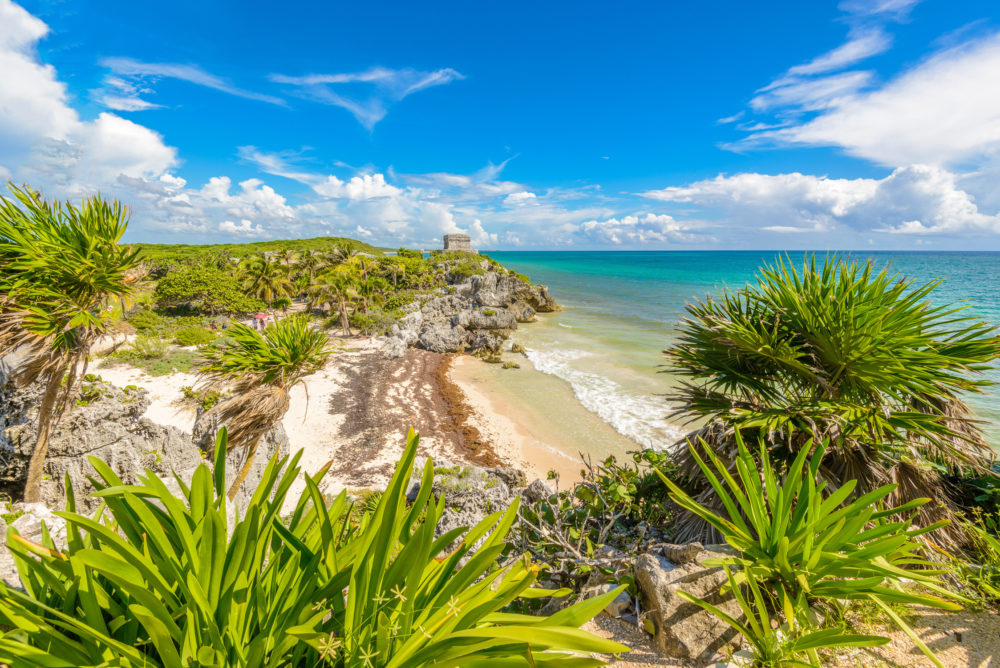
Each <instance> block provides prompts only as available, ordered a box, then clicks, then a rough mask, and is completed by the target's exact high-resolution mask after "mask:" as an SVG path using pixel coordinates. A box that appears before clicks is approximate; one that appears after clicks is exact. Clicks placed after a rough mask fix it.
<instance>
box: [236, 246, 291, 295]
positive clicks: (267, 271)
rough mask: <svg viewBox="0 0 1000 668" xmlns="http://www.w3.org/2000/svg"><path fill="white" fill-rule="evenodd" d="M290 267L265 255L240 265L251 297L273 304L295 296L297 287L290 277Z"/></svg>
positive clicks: (248, 259) (240, 271)
mask: <svg viewBox="0 0 1000 668" xmlns="http://www.w3.org/2000/svg"><path fill="white" fill-rule="evenodd" d="M288 270H289V267H288V266H287V265H285V264H282V263H281V262H280V261H278V260H273V259H271V258H270V257H268V256H265V255H256V256H253V257H250V258H247V259H246V260H244V261H243V262H241V263H240V268H239V275H240V277H241V278H242V280H243V281H244V282H245V283H246V285H247V291H248V293H249V295H250V296H252V297H256V298H257V299H260V300H261V301H263V302H265V303H267V304H272V303H274V302H275V301H276V300H278V299H281V298H282V297H289V296H291V295H293V294H295V285H294V284H293V283H292V281H291V280H290V279H289V277H288Z"/></svg>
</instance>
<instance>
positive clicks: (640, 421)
mask: <svg viewBox="0 0 1000 668" xmlns="http://www.w3.org/2000/svg"><path fill="white" fill-rule="evenodd" d="M527 352H528V359H529V360H531V363H532V364H533V365H534V366H535V368H536V369H538V370H539V371H541V372H542V373H547V374H551V375H553V376H556V377H558V378H562V379H563V380H565V381H566V382H568V383H569V384H570V385H571V386H572V388H573V394H575V395H576V398H577V399H578V400H579V401H580V403H581V404H582V405H583V407H584V408H586V409H587V410H589V411H590V412H592V413H595V414H597V415H598V416H599V417H600V418H601V419H602V420H604V421H605V422H607V423H608V424H610V425H611V426H612V427H614V429H615V431H617V432H618V433H620V434H622V435H623V436H627V437H628V438H631V439H632V440H634V441H635V442H636V443H638V444H639V445H641V446H643V447H648V448H655V449H657V450H662V449H664V448H666V447H668V446H669V445H670V444H672V443H674V442H675V441H677V440H678V439H679V438H681V436H683V435H684V432H683V430H681V429H679V428H678V427H677V426H675V425H673V424H671V423H670V422H668V421H667V419H666V415H667V413H668V412H669V407H668V406H667V404H666V402H665V401H664V400H663V399H662V398H660V397H656V396H652V395H643V394H632V393H629V392H628V391H627V390H626V389H625V388H624V387H622V386H621V385H620V384H618V383H616V382H615V381H613V380H611V379H610V378H606V377H604V376H601V375H599V374H596V373H592V372H590V371H584V370H582V369H579V368H577V366H574V364H573V362H574V361H576V360H580V359H582V358H585V357H587V356H589V355H590V353H587V352H585V351H582V350H534V349H530V348H529V349H528V351H527Z"/></svg>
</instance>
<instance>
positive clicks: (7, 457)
mask: <svg viewBox="0 0 1000 668" xmlns="http://www.w3.org/2000/svg"><path fill="white" fill-rule="evenodd" d="M84 385H85V386H87V387H88V388H90V389H91V391H92V392H97V393H99V396H97V397H96V398H94V399H92V400H90V401H89V402H88V403H87V404H86V405H73V406H72V407H71V409H70V410H69V412H68V413H66V414H65V415H64V416H63V417H62V419H61V420H60V421H59V422H58V423H56V426H55V427H54V429H53V431H52V435H51V437H50V440H49V452H48V455H47V457H46V460H45V470H44V478H43V480H42V485H41V500H42V501H43V502H44V503H45V505H47V506H48V507H49V508H58V509H61V508H63V507H64V505H65V499H66V486H65V484H66V477H67V475H68V476H69V480H70V482H71V484H72V485H73V489H74V491H75V495H76V500H77V509H78V510H79V511H80V512H83V513H90V512H92V511H94V510H96V508H97V507H98V506H99V505H100V502H99V500H97V499H92V498H90V497H89V496H88V495H89V494H90V492H92V491H93V487H92V485H91V484H90V480H89V477H90V476H92V475H93V474H94V471H93V468H92V467H91V465H90V461H89V459H88V457H96V458H98V459H100V460H102V461H104V462H105V463H106V464H107V465H108V466H109V467H110V468H111V470H112V471H114V473H115V474H116V475H118V477H120V478H121V479H122V481H123V482H124V483H125V484H135V483H137V482H139V480H138V476H139V475H140V474H143V473H144V471H145V469H146V468H150V469H152V470H153V471H155V472H157V473H159V474H160V475H161V476H169V474H170V473H171V471H177V472H178V473H184V472H189V471H193V469H194V467H196V466H197V465H198V464H199V463H200V462H201V456H200V454H199V452H198V449H197V448H196V447H194V446H193V445H192V443H191V439H190V436H189V435H188V434H186V433H184V432H182V431H180V430H179V429H175V428H173V427H164V426H161V425H158V424H155V423H153V422H151V421H150V420H148V419H147V418H144V417H143V413H145V411H146V409H147V408H148V407H149V403H150V401H149V393H148V392H146V390H143V389H129V390H128V391H126V390H123V389H121V388H117V387H115V386H113V385H111V384H109V383H104V382H94V383H90V382H86V381H85V382H84ZM0 393H5V394H6V395H7V398H8V399H9V401H7V402H5V403H4V404H3V406H2V408H0V422H3V426H4V427H5V429H4V430H3V434H4V437H3V440H2V441H0V493H3V494H6V495H8V496H10V497H11V498H15V499H16V498H20V497H21V494H22V493H23V489H24V478H25V475H26V473H27V464H28V461H29V460H30V458H31V452H32V450H33V449H34V446H35V437H36V434H37V410H38V408H37V407H38V404H39V403H40V392H39V391H38V389H37V388H35V387H29V388H24V389H22V390H17V389H16V388H12V387H11V386H9V385H8V386H6V387H5V388H0Z"/></svg>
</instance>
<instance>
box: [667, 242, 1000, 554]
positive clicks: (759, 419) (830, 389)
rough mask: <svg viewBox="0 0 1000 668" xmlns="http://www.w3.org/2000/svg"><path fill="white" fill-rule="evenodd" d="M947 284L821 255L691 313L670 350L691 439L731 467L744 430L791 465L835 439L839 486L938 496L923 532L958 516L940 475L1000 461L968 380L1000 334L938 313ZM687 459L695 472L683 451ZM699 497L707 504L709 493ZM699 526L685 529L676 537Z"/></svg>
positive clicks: (926, 510)
mask: <svg viewBox="0 0 1000 668" xmlns="http://www.w3.org/2000/svg"><path fill="white" fill-rule="evenodd" d="M939 283H940V281H932V282H930V283H927V284H925V285H915V284H914V283H913V281H909V280H905V279H901V278H899V276H898V275H896V274H894V273H892V272H891V271H890V269H888V268H884V269H881V270H878V271H876V269H875V268H874V266H873V265H872V263H871V262H870V261H867V262H858V261H848V260H844V259H841V258H838V257H828V258H827V259H826V261H825V262H824V263H823V264H822V266H817V258H816V256H815V255H814V256H811V257H808V258H807V259H806V261H805V263H804V266H803V267H802V269H801V271H799V270H797V269H796V268H795V267H794V266H793V265H792V264H791V262H790V261H786V260H779V261H778V262H777V263H776V264H775V265H773V266H767V267H765V268H763V269H762V270H761V272H760V274H759V276H758V279H757V282H756V284H754V285H748V286H746V287H744V288H742V289H740V290H737V291H736V292H723V293H722V294H720V295H719V296H718V297H717V298H708V299H706V300H705V301H703V302H702V301H698V302H695V303H693V304H689V305H688V307H687V312H688V317H687V318H686V319H685V320H684V321H683V323H682V325H681V331H680V337H679V340H678V341H677V343H676V345H675V346H674V347H673V348H671V349H670V350H669V351H667V357H668V360H669V362H670V363H671V365H672V367H673V370H674V371H676V372H677V373H678V374H680V375H681V376H684V377H687V378H688V379H690V381H688V382H685V383H684V384H683V385H682V387H681V389H680V390H679V391H678V392H677V393H676V395H675V396H674V397H672V399H673V400H674V401H676V402H678V403H677V405H678V409H677V413H676V414H677V415H680V416H683V417H686V418H689V419H692V420H699V421H701V422H702V424H703V426H701V427H700V428H699V429H697V430H696V431H695V432H694V433H692V434H690V435H689V436H688V439H689V440H692V441H693V440H695V439H702V440H704V441H705V442H706V443H707V444H709V445H710V446H711V447H712V448H713V450H715V452H716V454H718V455H719V456H720V457H721V458H722V459H723V460H725V461H727V462H732V461H733V460H734V458H735V455H736V433H737V432H739V431H742V432H744V434H745V435H747V436H750V435H753V436H755V437H756V436H759V437H761V438H763V439H764V440H765V441H766V443H767V445H768V448H769V449H770V451H771V453H772V454H773V455H774V456H775V457H778V458H781V459H783V460H785V461H791V460H792V459H794V458H795V456H796V455H797V454H798V453H799V451H800V450H801V449H802V448H803V447H804V445H805V444H806V443H809V442H811V441H812V440H813V439H815V440H827V441H828V442H829V447H828V448H827V449H826V458H825V460H824V462H823V466H822V468H821V469H820V470H821V473H822V474H823V476H824V478H825V479H827V480H829V481H830V483H831V486H832V487H837V486H839V485H840V484H843V483H846V482H847V481H849V480H857V490H858V492H859V493H865V492H868V491H871V490H873V489H876V488H878V487H879V486H881V485H883V484H885V483H887V482H895V483H897V486H896V488H895V492H894V494H893V496H892V497H891V498H890V502H892V503H895V504H903V503H906V502H907V501H909V500H910V499H913V498H917V497H920V496H928V497H932V498H934V500H935V502H934V503H931V504H927V505H925V506H923V507H922V508H921V509H920V515H919V517H918V521H919V522H920V523H922V524H924V525H929V524H932V523H933V522H934V521H936V520H937V519H941V518H948V517H951V515H952V511H953V506H952V504H951V502H950V500H949V499H948V498H947V495H946V494H945V493H944V491H943V490H944V489H945V488H946V486H945V485H943V484H942V480H941V475H940V472H939V471H940V470H942V469H943V470H950V469H960V468H973V469H981V468H982V467H984V466H986V465H988V463H989V461H990V460H991V459H992V457H993V452H992V450H991V449H990V448H989V447H988V445H987V444H986V442H985V441H984V440H983V436H982V432H981V430H980V427H979V425H978V423H977V421H976V420H975V419H974V416H973V415H972V413H971V411H970V409H969V407H968V406H967V405H966V404H965V403H964V402H963V400H962V396H964V395H965V394H967V393H975V392H981V391H982V390H983V388H984V387H986V386H988V385H990V383H989V382H988V381H987V380H985V379H982V378H975V377H973V376H972V374H975V373H977V372H981V371H983V370H984V369H986V368H988V364H989V363H990V362H991V361H992V360H993V359H995V358H996V357H997V356H998V355H1000V337H998V336H997V334H996V328H994V327H991V326H988V325H986V324H984V323H982V322H979V321H976V320H974V319H972V318H970V317H966V316H963V315H962V313H961V311H962V310H963V309H964V308H966V306H964V305H960V306H934V305H931V304H930V303H929V301H928V299H929V298H930V296H931V293H932V292H933V290H934V288H935V287H936V286H937V285H938V284H939ZM678 463H679V465H680V469H681V472H682V473H683V474H685V475H694V474H696V473H697V469H698V467H697V464H696V462H695V460H694V459H693V458H692V457H688V456H687V455H686V452H682V453H681V456H680V458H679V462H678ZM701 491H703V492H704V494H705V495H704V496H703V497H701V500H702V501H705V502H708V503H711V495H712V491H711V490H710V489H708V488H702V490H701ZM703 528H704V525H697V526H696V525H687V526H685V527H682V530H681V532H680V536H679V537H680V538H681V539H692V538H698V537H701V536H700V533H701V530H702V529H703ZM949 531H950V530H949ZM947 536H948V533H942V534H938V535H937V537H936V539H938V540H943V539H945V538H946V537H947Z"/></svg>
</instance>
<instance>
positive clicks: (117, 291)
mask: <svg viewBox="0 0 1000 668" xmlns="http://www.w3.org/2000/svg"><path fill="white" fill-rule="evenodd" d="M10 190H11V192H12V193H13V198H2V197H0V351H2V352H3V353H4V354H7V353H11V354H13V355H15V356H16V357H17V358H18V359H19V362H20V363H19V364H18V365H17V367H16V369H15V370H14V372H13V373H12V377H13V380H15V382H17V383H18V384H19V385H27V384H30V383H33V382H35V381H41V382H42V383H43V384H44V386H45V390H44V392H43V394H42V403H41V406H40V407H39V412H38V436H37V438H36V440H35V447H34V449H33V450H32V453H31V459H30V461H29V463H28V472H27V478H26V481H25V487H24V500H25V501H26V502H29V503H30V502H35V501H38V500H39V495H40V489H41V482H42V472H43V468H44V465H45V458H46V455H47V454H48V447H49V436H50V434H51V431H52V427H53V425H54V424H55V422H56V421H57V420H58V419H59V417H60V416H61V415H62V413H63V412H64V411H65V409H66V406H67V399H68V398H69V396H70V395H71V394H72V392H73V391H74V390H75V388H76V384H77V380H78V378H80V377H82V375H83V374H84V373H86V361H87V358H88V356H89V353H90V347H91V345H93V343H94V342H95V341H96V340H97V339H98V338H100V337H101V335H102V334H104V333H105V332H106V331H107V329H108V327H109V324H110V318H109V317H108V316H107V315H105V313H104V312H105V309H106V308H107V307H108V306H109V304H111V303H112V301H113V300H116V299H117V300H124V299H125V298H126V297H128V295H129V294H130V293H131V291H132V285H133V283H134V281H135V274H134V272H136V271H137V268H138V267H139V257H138V256H139V250H138V249H129V248H126V247H123V246H121V245H120V241H121V238H122V235H123V234H124V233H125V230H126V228H127V226H128V219H129V213H128V210H127V209H126V208H125V207H124V206H122V205H121V204H120V203H119V202H117V201H111V202H108V201H105V200H103V199H101V197H100V196H96V197H91V198H88V199H85V200H84V201H83V203H82V204H81V205H80V206H79V207H76V206H73V205H72V204H70V203H68V202H66V203H61V202H58V201H52V202H47V201H44V200H42V198H41V196H40V195H39V194H38V193H36V192H34V191H32V190H31V189H29V188H27V187H24V188H18V187H15V186H14V185H10ZM81 364H83V371H82V372H79V371H80V365H81ZM78 372H79V373H78ZM64 381H65V385H63V383H64ZM60 389H62V392H60Z"/></svg>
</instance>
